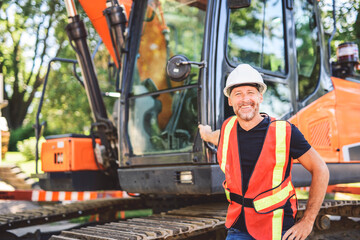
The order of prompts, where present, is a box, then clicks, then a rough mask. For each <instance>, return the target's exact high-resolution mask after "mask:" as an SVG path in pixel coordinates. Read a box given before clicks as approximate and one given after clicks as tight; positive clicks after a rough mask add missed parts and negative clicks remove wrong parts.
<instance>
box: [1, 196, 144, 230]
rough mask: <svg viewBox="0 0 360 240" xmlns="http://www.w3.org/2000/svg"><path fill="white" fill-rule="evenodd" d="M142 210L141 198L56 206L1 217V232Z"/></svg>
mask: <svg viewBox="0 0 360 240" xmlns="http://www.w3.org/2000/svg"><path fill="white" fill-rule="evenodd" d="M141 208H145V206H144V204H143V201H142V200H141V199H140V198H110V199H96V200H89V201H81V202H74V203H70V204H55V205H49V206H44V207H40V208H35V209H31V210H26V211H22V212H19V213H13V214H2V215H0V231H5V230H10V229H16V228H20V227H27V226H33V225H39V224H45V223H50V222H56V221H60V220H65V219H73V218H77V217H81V216H87V215H91V214H97V213H108V212H114V211H118V210H134V209H141Z"/></svg>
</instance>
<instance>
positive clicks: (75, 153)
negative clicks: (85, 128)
mask: <svg viewBox="0 0 360 240" xmlns="http://www.w3.org/2000/svg"><path fill="white" fill-rule="evenodd" d="M96 142H97V143H100V140H99V139H96ZM41 163H42V166H41V167H42V170H43V171H44V172H67V171H84V170H99V168H98V166H97V164H96V162H95V156H94V150H93V147H92V139H91V138H90V137H60V138H53V139H47V140H46V142H44V143H43V144H42V148H41Z"/></svg>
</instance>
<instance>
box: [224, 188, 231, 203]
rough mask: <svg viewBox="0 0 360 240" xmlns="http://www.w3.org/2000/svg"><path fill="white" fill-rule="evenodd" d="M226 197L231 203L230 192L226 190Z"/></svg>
mask: <svg viewBox="0 0 360 240" xmlns="http://www.w3.org/2000/svg"><path fill="white" fill-rule="evenodd" d="M225 196H226V199H227V200H228V201H229V202H230V201H231V199H230V192H229V191H228V190H227V189H225Z"/></svg>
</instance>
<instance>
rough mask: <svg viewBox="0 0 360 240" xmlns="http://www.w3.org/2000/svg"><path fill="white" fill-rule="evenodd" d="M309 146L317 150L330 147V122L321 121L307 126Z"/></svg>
mask: <svg viewBox="0 0 360 240" xmlns="http://www.w3.org/2000/svg"><path fill="white" fill-rule="evenodd" d="M309 133H310V144H311V145H312V146H314V147H317V148H322V149H324V148H325V149H328V148H330V147H331V139H330V122H329V120H327V119H326V120H321V121H318V122H315V123H312V124H310V125H309Z"/></svg>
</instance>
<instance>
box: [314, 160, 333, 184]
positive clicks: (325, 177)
mask: <svg viewBox="0 0 360 240" xmlns="http://www.w3.org/2000/svg"><path fill="white" fill-rule="evenodd" d="M314 174H316V175H318V177H319V178H320V179H322V181H323V182H326V183H327V184H328V183H329V178H330V172H329V168H328V166H327V165H326V163H325V162H322V164H320V165H319V166H318V167H317V168H316V171H315V172H314Z"/></svg>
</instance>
